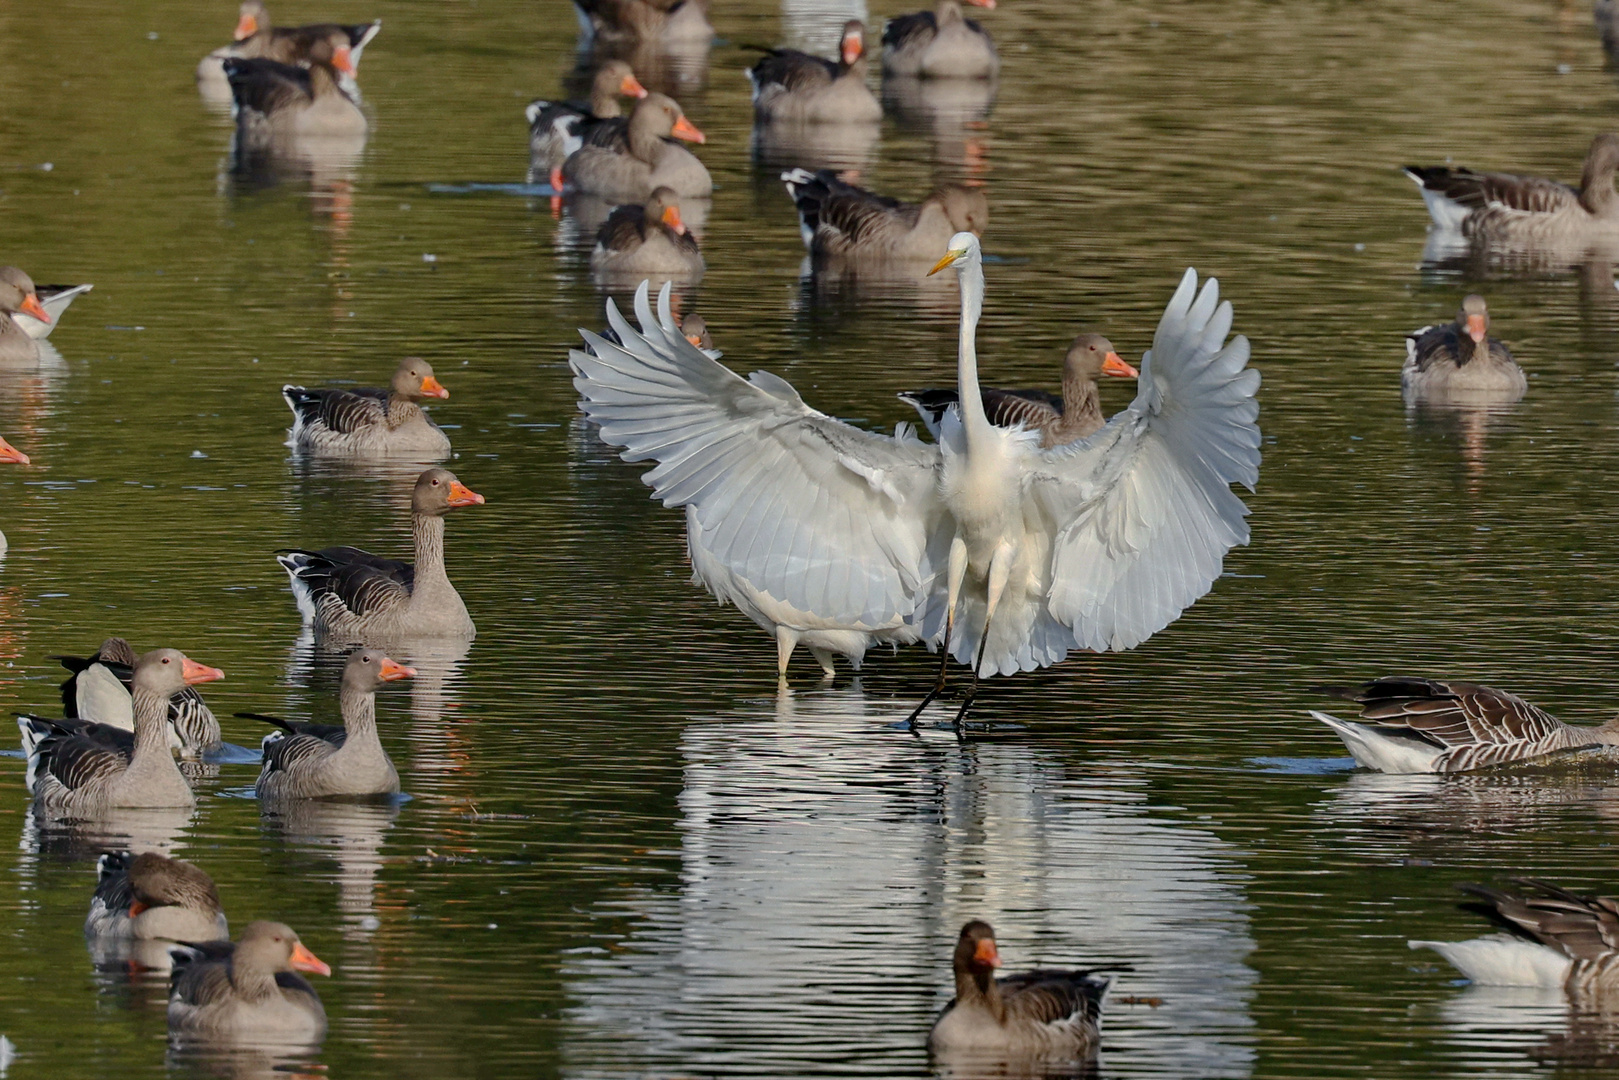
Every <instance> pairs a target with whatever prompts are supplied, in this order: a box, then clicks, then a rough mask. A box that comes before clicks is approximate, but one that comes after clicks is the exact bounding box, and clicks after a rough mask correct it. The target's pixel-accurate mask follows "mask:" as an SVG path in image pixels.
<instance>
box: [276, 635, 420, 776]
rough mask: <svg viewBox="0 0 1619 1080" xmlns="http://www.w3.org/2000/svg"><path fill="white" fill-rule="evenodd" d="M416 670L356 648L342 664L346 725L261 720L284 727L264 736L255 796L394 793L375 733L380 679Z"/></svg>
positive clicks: (385, 757) (390, 771)
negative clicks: (338, 726) (333, 726)
mask: <svg viewBox="0 0 1619 1080" xmlns="http://www.w3.org/2000/svg"><path fill="white" fill-rule="evenodd" d="M415 674H416V672H415V671H414V670H413V669H411V668H408V667H404V666H403V665H401V664H398V663H395V662H394V661H393V660H390V659H388V657H386V656H384V655H382V653H381V652H380V651H377V650H373V649H356V650H354V652H352V653H351V654H349V658H348V661H347V663H346V664H345V665H344V668H343V686H342V690H341V692H340V695H339V702H340V705H341V708H342V711H343V723H344V725H345V726H344V727H341V728H335V729H334V728H331V727H328V726H325V725H315V724H307V725H304V724H289V723H287V722H285V721H279V720H274V719H271V718H268V717H266V718H264V719H269V720H270V722H272V723H275V724H277V725H278V726H280V727H281V728H282V730H281V731H277V732H272V733H270V734H269V735H267V736H265V738H264V768H263V770H262V771H261V772H260V773H259V780H258V786H257V790H258V794H259V797H260V798H265V799H277V798H296V799H319V798H330V797H334V796H364V795H391V794H395V793H397V792H398V791H399V774H398V773H397V772H395V771H394V766H393V762H392V761H391V760H389V758H388V752H387V751H386V750H384V749H383V748H382V742H381V740H380V739H379V738H378V737H377V714H376V708H377V704H376V697H377V690H378V688H379V687H381V686H382V685H383V684H384V683H389V682H394V681H396V680H398V679H408V678H410V677H411V676H413V675H415Z"/></svg>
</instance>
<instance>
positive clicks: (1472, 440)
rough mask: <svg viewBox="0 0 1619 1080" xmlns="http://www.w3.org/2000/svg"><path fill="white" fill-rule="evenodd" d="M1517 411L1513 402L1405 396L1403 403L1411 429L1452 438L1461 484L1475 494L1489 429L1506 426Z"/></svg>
mask: <svg viewBox="0 0 1619 1080" xmlns="http://www.w3.org/2000/svg"><path fill="white" fill-rule="evenodd" d="M1517 411H1518V404H1517V403H1516V402H1514V403H1512V404H1506V405H1497V404H1477V403H1468V402H1465V401H1455V402H1444V401H1423V400H1415V399H1409V398H1408V399H1407V400H1406V404H1405V418H1406V423H1407V425H1408V426H1409V427H1410V428H1411V430H1412V431H1413V432H1415V431H1418V430H1421V431H1431V432H1436V433H1438V434H1441V435H1443V436H1445V437H1447V438H1450V439H1454V440H1455V442H1456V446H1457V449H1458V450H1460V452H1461V469H1462V480H1463V486H1464V487H1465V488H1466V489H1467V491H1468V492H1469V493H1471V494H1475V495H1476V494H1478V492H1479V491H1480V489H1481V487H1482V486H1483V483H1484V473H1485V455H1486V452H1487V451H1488V449H1489V435H1490V432H1491V431H1492V430H1494V429H1500V428H1502V427H1504V426H1506V425H1507V424H1508V423H1509V422H1510V420H1511V418H1512V416H1513V415H1514V414H1515V413H1517Z"/></svg>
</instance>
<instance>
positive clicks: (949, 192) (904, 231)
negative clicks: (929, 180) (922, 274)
mask: <svg viewBox="0 0 1619 1080" xmlns="http://www.w3.org/2000/svg"><path fill="white" fill-rule="evenodd" d="M781 178H782V181H783V182H784V183H785V184H786V185H787V194H788V196H789V197H790V198H791V199H792V200H793V205H795V206H796V207H797V208H798V231H799V233H800V234H801V235H802V236H803V238H804V246H805V247H807V248H809V250H810V254H811V255H814V256H815V257H816V258H826V259H909V260H927V261H929V262H931V261H933V260H935V259H937V258H938V257H939V252H940V251H942V250H943V249H944V247H945V245H946V244H947V243H948V242H949V240H950V237H951V235H952V234H954V233H958V232H970V233H973V234H975V235H982V234H983V232H984V228H985V226H987V225H988V224H989V200H988V199H987V198H986V197H985V195H984V189H983V188H981V187H968V186H966V185H964V184H946V185H944V186H943V187H941V188H939V189H938V190H937V191H935V192H934V193H933V194H931V195H929V196H928V197H927V198H925V199H923V200H922V201H921V202H919V203H903V202H900V201H898V200H897V199H890V198H888V197H886V196H883V195H878V194H877V193H876V192H874V191H867V190H866V189H865V188H862V187H856V186H855V185H854V184H849V183H845V182H844V181H842V180H840V179H838V175H837V173H835V172H833V171H832V170H831V169H822V170H821V171H819V172H810V171H809V170H808V169H793V170H791V171H789V172H784V173H782V174H781Z"/></svg>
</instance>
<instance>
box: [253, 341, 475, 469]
mask: <svg viewBox="0 0 1619 1080" xmlns="http://www.w3.org/2000/svg"><path fill="white" fill-rule="evenodd" d="M281 396H282V397H283V398H285V399H286V401H287V408H289V409H291V410H292V429H291V430H290V431H288V432H287V445H288V446H290V447H292V448H293V449H294V450H301V451H304V452H306V453H311V454H322V455H332V456H343V457H347V456H354V455H359V456H372V455H390V454H399V455H414V456H418V457H423V458H427V459H429V460H431V459H433V458H441V457H443V456H444V455H446V454H448V453H449V452H450V437H449V436H448V435H446V434H444V432H443V430H442V429H441V428H440V427H439V426H438V425H437V424H435V423H433V421H432V420H431V419H429V418H428V415H427V414H426V413H425V412H423V411H422V407H421V405H419V404H418V402H421V401H424V400H426V399H427V398H440V399H443V398H448V397H449V396H450V392H449V391H448V390H446V389H445V388H444V386H443V384H441V383H440V382H439V381H438V379H437V378H436V377H435V376H434V375H433V365H432V364H429V363H428V362H427V361H426V360H423V359H422V358H421V357H419V356H407V357H405V358H404V359H403V360H401V361H400V362H399V367H397V368H395V369H394V376H393V379H392V380H391V381H390V382H389V384H388V389H386V390H379V389H372V388H370V387H362V388H358V389H352V390H350V389H330V390H310V389H307V388H305V387H302V386H283V387H282V388H281Z"/></svg>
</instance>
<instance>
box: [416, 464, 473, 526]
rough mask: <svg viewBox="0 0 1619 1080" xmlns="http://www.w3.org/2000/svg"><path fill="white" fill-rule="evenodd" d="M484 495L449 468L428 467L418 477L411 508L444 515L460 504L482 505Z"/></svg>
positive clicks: (424, 512) (433, 514)
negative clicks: (459, 478) (466, 483)
mask: <svg viewBox="0 0 1619 1080" xmlns="http://www.w3.org/2000/svg"><path fill="white" fill-rule="evenodd" d="M483 503H484V497H483V496H482V495H479V494H478V493H477V492H476V491H473V490H472V489H471V488H469V487H467V486H466V485H465V484H463V483H462V482H461V481H459V480H457V479H456V478H455V474H454V473H453V472H451V471H450V470H449V469H428V470H427V471H426V472H424V473H422V475H420V476H418V477H417V478H416V490H415V492H413V493H412V495H411V500H410V505H411V509H412V510H413V511H415V512H416V513H418V514H431V515H432V516H434V517H443V516H444V515H445V514H447V513H449V512H450V511H451V510H454V509H455V508H456V507H458V506H481V505H483Z"/></svg>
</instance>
